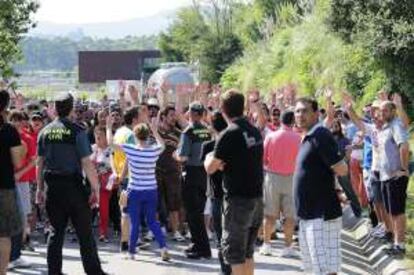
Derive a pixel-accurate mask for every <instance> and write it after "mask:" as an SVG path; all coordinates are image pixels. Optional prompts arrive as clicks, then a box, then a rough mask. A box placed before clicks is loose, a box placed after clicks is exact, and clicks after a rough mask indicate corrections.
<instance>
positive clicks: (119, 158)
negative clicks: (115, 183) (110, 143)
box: [113, 126, 135, 177]
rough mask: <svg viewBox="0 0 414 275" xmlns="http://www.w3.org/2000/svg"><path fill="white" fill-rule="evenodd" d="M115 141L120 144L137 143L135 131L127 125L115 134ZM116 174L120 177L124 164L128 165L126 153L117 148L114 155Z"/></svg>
mask: <svg viewBox="0 0 414 275" xmlns="http://www.w3.org/2000/svg"><path fill="white" fill-rule="evenodd" d="M114 143H115V144H118V145H122V144H135V138H134V132H132V130H131V129H129V128H128V127H126V126H122V127H121V128H119V129H118V130H117V131H116V133H115V136H114ZM113 161H114V168H115V171H114V172H115V174H116V175H117V176H118V177H120V176H121V175H122V171H123V169H124V166H125V165H126V155H125V153H124V152H123V151H122V150H115V151H114V155H113Z"/></svg>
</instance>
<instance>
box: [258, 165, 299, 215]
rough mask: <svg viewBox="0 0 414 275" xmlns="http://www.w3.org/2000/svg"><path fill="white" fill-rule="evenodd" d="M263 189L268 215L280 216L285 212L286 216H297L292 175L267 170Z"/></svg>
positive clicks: (265, 210)
mask: <svg viewBox="0 0 414 275" xmlns="http://www.w3.org/2000/svg"><path fill="white" fill-rule="evenodd" d="M263 189H264V190H263V191H264V192H263V193H264V196H263V199H264V214H265V215H266V216H272V217H279V216H280V213H283V216H284V217H285V218H294V217H295V208H294V204H293V177H292V176H281V175H278V174H274V173H270V172H266V176H265V181H264V185H263Z"/></svg>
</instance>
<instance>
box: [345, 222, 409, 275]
mask: <svg viewBox="0 0 414 275" xmlns="http://www.w3.org/2000/svg"><path fill="white" fill-rule="evenodd" d="M369 228H370V225H369V221H368V219H362V220H360V221H359V222H358V223H357V224H356V225H355V226H353V228H350V229H348V230H343V233H342V235H343V237H344V238H345V239H351V240H354V242H356V243H358V245H359V248H360V249H361V250H362V253H363V254H364V256H365V257H366V258H367V261H368V263H369V265H370V266H369V269H370V270H366V271H367V273H369V274H377V275H413V274H414V269H410V268H408V267H407V266H406V264H405V262H404V260H399V259H395V258H393V257H390V256H389V255H387V254H386V253H385V252H384V250H383V248H385V247H386V246H385V245H384V244H383V243H381V242H380V241H378V240H375V239H373V238H370V237H369Z"/></svg>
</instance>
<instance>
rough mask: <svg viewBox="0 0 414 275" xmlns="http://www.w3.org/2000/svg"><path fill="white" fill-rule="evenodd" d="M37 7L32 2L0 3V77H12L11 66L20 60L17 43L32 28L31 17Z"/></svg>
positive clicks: (35, 3) (5, 0) (12, 0)
mask: <svg viewBox="0 0 414 275" xmlns="http://www.w3.org/2000/svg"><path fill="white" fill-rule="evenodd" d="M38 7H39V5H38V3H37V2H36V1H33V0H2V1H0V76H2V77H5V78H7V77H10V76H12V75H13V74H14V73H13V69H12V65H13V64H14V62H16V61H17V60H18V59H19V58H21V51H20V48H19V42H20V41H21V40H22V38H23V36H24V34H26V33H27V32H28V31H29V29H30V28H32V27H34V23H33V19H32V15H33V13H34V12H36V10H37V9H38Z"/></svg>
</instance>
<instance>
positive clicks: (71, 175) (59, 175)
mask: <svg viewBox="0 0 414 275" xmlns="http://www.w3.org/2000/svg"><path fill="white" fill-rule="evenodd" d="M44 177H45V178H46V177H54V178H61V179H70V180H82V179H83V176H82V175H81V174H76V173H64V172H56V171H45V172H44Z"/></svg>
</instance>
